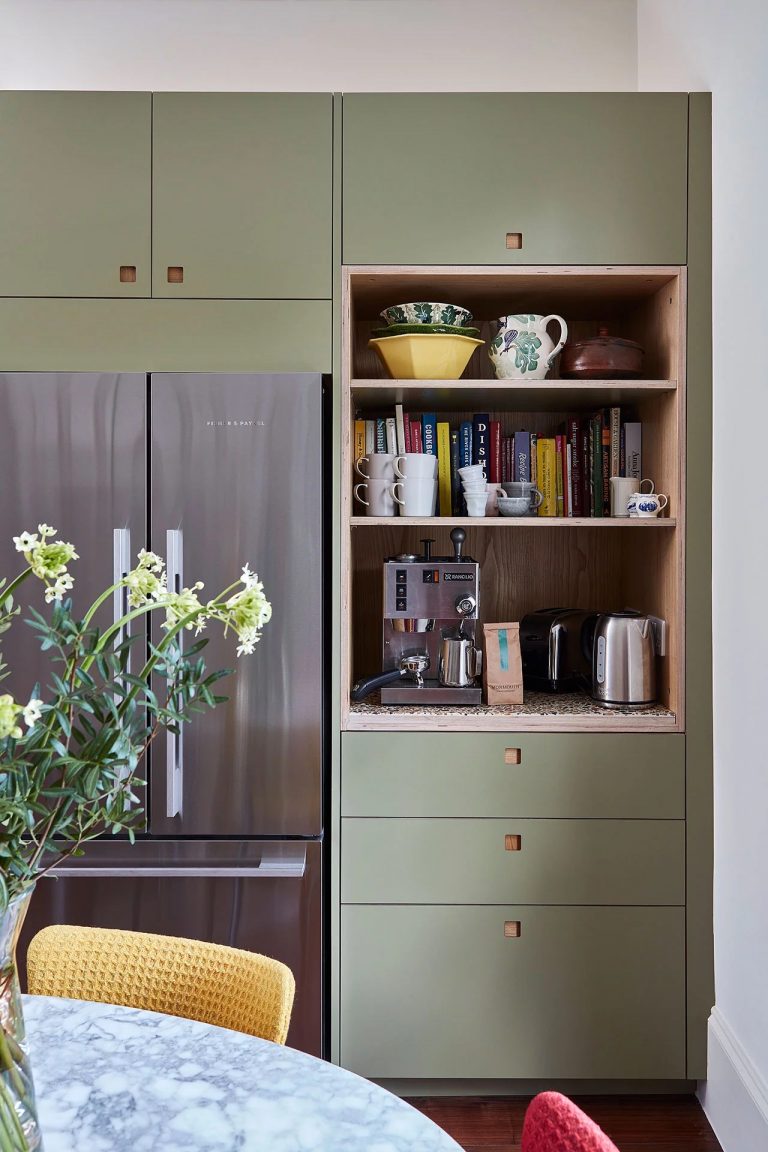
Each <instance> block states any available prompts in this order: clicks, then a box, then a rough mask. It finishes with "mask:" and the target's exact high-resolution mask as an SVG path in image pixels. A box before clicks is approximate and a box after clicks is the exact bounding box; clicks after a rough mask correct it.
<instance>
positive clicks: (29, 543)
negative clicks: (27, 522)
mask: <svg viewBox="0 0 768 1152" xmlns="http://www.w3.org/2000/svg"><path fill="white" fill-rule="evenodd" d="M13 542H14V544H15V545H16V551H17V552H31V551H32V549H33V548H34V547H35V546H36V544H37V533H36V532H22V534H21V536H14V538H13Z"/></svg>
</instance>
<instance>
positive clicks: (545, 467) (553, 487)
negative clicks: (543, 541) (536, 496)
mask: <svg viewBox="0 0 768 1152" xmlns="http://www.w3.org/2000/svg"><path fill="white" fill-rule="evenodd" d="M536 474H537V476H538V478H539V479H538V488H539V491H540V492H541V494H542V496H543V497H544V499H543V500H542V502H541V505H540V507H539V516H557V445H556V442H555V440H554V439H553V438H551V437H549V436H542V437H541V438H540V439H539V440H537V442H536Z"/></svg>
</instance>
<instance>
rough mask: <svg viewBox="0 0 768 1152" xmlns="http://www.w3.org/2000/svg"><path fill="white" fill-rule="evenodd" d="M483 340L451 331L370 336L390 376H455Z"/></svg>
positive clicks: (396, 377)
mask: <svg viewBox="0 0 768 1152" xmlns="http://www.w3.org/2000/svg"><path fill="white" fill-rule="evenodd" d="M483 343H484V341H482V340H473V339H472V338H471V336H451V335H450V333H448V332H446V333H444V334H443V333H439V332H425V333H424V334H423V335H422V334H421V333H415V332H414V333H409V334H407V335H404V336H381V337H379V338H378V339H376V340H369V341H368V347H369V348H375V349H376V352H377V354H378V356H379V359H380V360H381V362H382V364H383V365H384V367H385V368H386V370H387V372H389V374H390V376H391V377H392V379H393V380H458V378H459V376H461V374H462V372H463V371H464V369H465V368H466V366H467V364H468V363H469V359H470V357H471V355H472V353H473V352H474V350H475V348H480V347H481V345H482V344H483Z"/></svg>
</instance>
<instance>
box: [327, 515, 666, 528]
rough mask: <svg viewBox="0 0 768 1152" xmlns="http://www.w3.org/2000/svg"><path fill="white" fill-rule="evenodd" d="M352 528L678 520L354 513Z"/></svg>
mask: <svg viewBox="0 0 768 1152" xmlns="http://www.w3.org/2000/svg"><path fill="white" fill-rule="evenodd" d="M349 523H350V525H351V527H352V528H372V527H379V528H382V527H390V528H397V527H403V528H405V527H413V528H417V527H418V528H430V527H431V528H499V529H504V528H511V529H514V528H629V529H632V530H634V529H638V531H641V532H644V531H645V530H646V529H648V528H675V527H676V526H677V520H676V519H675V517H674V516H668V517H657V518H656V519H653V518H652V517H648V518H647V519H646V518H645V517H642V518H640V517H637V518H635V517H632V518H629V517H619V516H604V517H600V516H351V517H350V520H349Z"/></svg>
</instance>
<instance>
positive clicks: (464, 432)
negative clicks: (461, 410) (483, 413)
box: [459, 420, 472, 468]
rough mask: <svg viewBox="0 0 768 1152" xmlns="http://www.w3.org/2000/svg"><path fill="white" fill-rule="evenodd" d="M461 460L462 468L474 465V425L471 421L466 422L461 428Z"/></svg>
mask: <svg viewBox="0 0 768 1152" xmlns="http://www.w3.org/2000/svg"><path fill="white" fill-rule="evenodd" d="M459 460H460V462H461V463H460V467H461V468H466V467H467V465H468V464H471V463H472V425H471V424H470V422H469V420H465V421H464V422H463V423H462V425H461V427H460V428H459Z"/></svg>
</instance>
